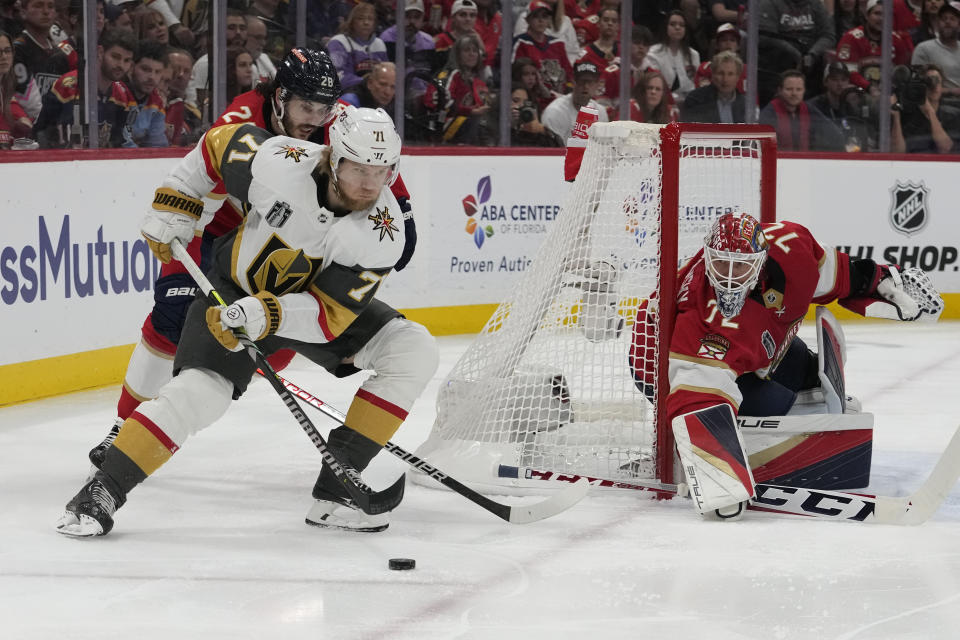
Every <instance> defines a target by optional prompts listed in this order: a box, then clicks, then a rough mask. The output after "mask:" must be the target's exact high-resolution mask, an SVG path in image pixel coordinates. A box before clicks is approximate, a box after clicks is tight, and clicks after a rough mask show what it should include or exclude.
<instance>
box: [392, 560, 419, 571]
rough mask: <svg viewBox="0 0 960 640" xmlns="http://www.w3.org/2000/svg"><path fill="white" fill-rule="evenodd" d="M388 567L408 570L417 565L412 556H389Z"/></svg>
mask: <svg viewBox="0 0 960 640" xmlns="http://www.w3.org/2000/svg"><path fill="white" fill-rule="evenodd" d="M389 566H390V568H391V569H392V570H393V571H409V570H410V569H413V568H414V567H416V566H417V561H416V560H414V559H413V558H390V565H389Z"/></svg>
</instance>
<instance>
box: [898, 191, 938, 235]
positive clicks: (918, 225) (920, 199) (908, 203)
mask: <svg viewBox="0 0 960 640" xmlns="http://www.w3.org/2000/svg"><path fill="white" fill-rule="evenodd" d="M928 194H929V191H928V189H927V186H926V185H925V184H924V183H923V181H921V182H920V184H915V183H913V182H909V181H908V182H901V181H899V180H897V183H896V185H894V186H893V188H891V189H890V198H891V202H890V224H892V225H893V228H894V229H896V230H897V231H899V232H900V233H903V234H906V235H908V236H909V235H911V234H914V233H917V232H918V231H920V230H921V229H922V228H923V227H924V226H925V225H926V224H927V218H928V216H927V214H928V205H927V195H928Z"/></svg>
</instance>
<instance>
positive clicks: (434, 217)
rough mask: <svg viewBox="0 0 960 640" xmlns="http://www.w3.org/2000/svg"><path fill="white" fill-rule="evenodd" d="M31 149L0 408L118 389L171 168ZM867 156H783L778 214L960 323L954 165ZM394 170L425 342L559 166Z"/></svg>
mask: <svg viewBox="0 0 960 640" xmlns="http://www.w3.org/2000/svg"><path fill="white" fill-rule="evenodd" d="M25 153H31V152H19V153H10V154H7V155H8V156H9V157H7V158H3V156H0V158H3V160H4V161H0V181H2V183H3V184H4V185H16V187H15V188H14V189H5V190H4V195H3V211H4V214H5V215H4V223H5V224H4V234H3V236H2V239H0V326H2V327H3V331H2V332H0V334H2V335H0V405H4V404H9V403H13V402H19V401H23V400H29V399H33V398H38V397H43V396H48V395H55V394H58V393H64V392H67V391H73V390H77V389H83V388H90V387H94V386H100V385H105V384H114V383H117V382H119V381H120V379H121V377H122V372H123V370H124V368H125V366H126V359H127V357H128V356H129V353H130V349H131V348H132V344H133V343H134V342H135V341H136V340H137V339H138V336H139V328H140V326H141V324H142V323H143V320H144V317H145V316H146V313H147V312H148V310H149V309H150V306H151V304H152V296H153V292H152V284H153V281H154V278H155V277H156V274H157V271H158V267H159V265H158V263H157V262H156V261H155V260H154V259H153V258H152V257H151V256H150V255H149V251H148V250H147V248H146V245H145V243H144V242H143V241H142V240H140V239H139V233H138V229H139V224H140V221H141V218H142V216H143V213H144V211H145V210H146V207H147V206H148V204H149V202H150V198H151V197H152V194H153V190H154V188H155V187H156V186H157V184H158V183H159V180H160V179H161V177H162V176H163V175H164V174H165V173H166V172H167V171H168V170H169V169H170V168H171V167H172V166H173V165H174V164H175V163H176V162H177V161H178V158H177V157H173V156H174V155H175V154H176V152H170V153H169V155H170V157H154V158H148V159H130V158H128V157H120V158H116V159H108V160H102V159H96V160H93V159H89V160H88V159H86V158H89V157H91V156H90V154H87V153H86V152H76V156H75V157H77V158H81V159H82V160H66V159H64V160H63V161H57V162H23V158H24V154H25ZM456 154H463V155H456ZM118 155H120V154H118ZM161 155H164V154H161ZM69 157H71V156H69V155H67V156H63V155H59V156H57V158H58V160H59V159H63V158H69ZM100 157H102V156H100ZM865 158H868V159H858V160H850V159H847V158H846V157H844V156H841V155H831V156H825V157H818V158H816V159H809V158H806V159H798V158H794V157H791V158H787V159H781V160H780V162H779V163H778V177H777V178H778V179H777V183H778V188H777V194H778V214H777V216H778V218H781V219H790V220H794V221H797V222H800V223H803V224H805V225H807V226H808V227H810V228H811V229H812V230H813V232H814V233H815V234H816V235H817V237H818V239H819V240H820V241H821V242H822V243H823V244H826V245H834V246H837V247H839V248H840V249H841V250H844V251H847V252H850V253H851V254H852V255H855V256H860V257H872V258H873V259H875V260H877V261H879V262H897V263H899V264H901V265H902V266H904V267H909V266H920V267H922V268H923V269H925V270H926V271H928V272H930V273H931V276H932V278H933V282H934V283H935V285H936V286H937V287H938V288H939V289H940V290H941V291H942V292H944V293H945V295H944V298H945V299H946V301H947V309H946V311H945V313H944V318H945V319H947V318H951V319H956V318H960V257H958V247H957V241H956V239H957V238H960V219H958V218H957V216H956V215H955V211H954V205H953V204H952V203H954V202H956V201H957V199H958V195H960V193H958V192H960V189H958V187H957V184H956V178H955V175H956V169H957V166H958V165H957V164H956V163H955V162H952V161H940V160H939V159H927V158H924V159H922V160H918V159H916V158H910V160H909V161H901V160H898V159H896V158H895V157H893V156H882V157H880V156H877V157H867V156H865ZM31 159H32V158H31ZM401 174H402V175H403V178H404V181H405V182H406V184H407V187H408V189H409V191H410V193H411V194H412V202H413V205H414V213H415V216H416V220H417V231H418V236H419V241H418V245H417V253H416V257H415V259H414V261H413V263H412V264H411V265H410V266H409V267H408V268H407V269H406V270H404V271H403V272H400V273H396V274H393V275H391V276H390V277H389V278H388V279H387V280H386V282H385V284H384V286H383V288H382V289H381V293H380V296H381V297H382V298H383V299H384V300H386V301H387V302H389V303H390V304H392V305H393V306H395V307H397V308H400V309H402V310H404V311H405V312H406V313H407V315H408V316H409V317H411V318H412V319H414V320H417V321H420V322H423V323H424V324H426V325H427V326H428V327H429V328H430V329H431V331H433V332H434V333H435V334H438V335H441V334H456V333H471V332H476V331H478V330H479V329H480V328H481V327H482V325H483V323H484V322H485V321H486V319H487V318H488V317H489V315H490V314H491V312H492V311H493V309H494V308H495V307H496V304H497V302H498V301H499V299H500V297H501V296H502V292H504V291H507V290H509V289H510V287H512V286H513V285H514V283H515V282H516V281H517V279H518V277H519V276H520V275H522V273H523V272H524V270H525V269H526V268H527V267H528V266H529V264H530V262H531V260H532V259H533V256H534V254H535V253H536V250H537V248H538V247H539V245H540V243H541V242H542V240H543V238H544V237H545V235H546V232H547V231H548V230H549V228H550V227H551V226H552V225H554V224H556V223H557V222H558V220H559V219H560V218H561V216H562V213H561V208H562V205H563V199H564V197H565V195H566V193H567V190H568V185H567V184H566V183H565V182H563V180H562V177H561V176H562V157H561V156H560V155H556V154H555V153H552V152H548V154H547V155H545V154H542V153H541V154H538V155H519V154H513V153H507V154H502V152H498V151H495V150H480V151H477V150H466V149H458V150H455V151H453V152H452V154H450V155H420V154H417V155H410V156H405V157H404V158H403V160H402V163H401ZM837 315H838V317H840V318H842V319H848V318H855V317H856V316H853V315H852V314H848V313H843V312H838V313H837Z"/></svg>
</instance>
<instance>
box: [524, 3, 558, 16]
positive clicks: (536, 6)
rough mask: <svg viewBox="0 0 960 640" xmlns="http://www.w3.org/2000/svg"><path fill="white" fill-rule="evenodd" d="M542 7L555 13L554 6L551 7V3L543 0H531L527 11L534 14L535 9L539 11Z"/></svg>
mask: <svg viewBox="0 0 960 640" xmlns="http://www.w3.org/2000/svg"><path fill="white" fill-rule="evenodd" d="M540 9H543V10H545V11H549V12H550V13H553V7H551V6H550V5H549V4H547V3H546V2H544V1H543V0H533V2H531V3H530V5H529V6H528V7H527V13H528V14H533V12H534V11H538V10H540Z"/></svg>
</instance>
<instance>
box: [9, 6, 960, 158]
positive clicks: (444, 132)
mask: <svg viewBox="0 0 960 640" xmlns="http://www.w3.org/2000/svg"><path fill="white" fill-rule="evenodd" d="M95 2H96V9H97V23H96V32H97V34H98V43H97V44H98V47H97V60H96V65H95V66H96V68H97V70H98V72H99V82H98V84H97V106H98V114H99V115H98V117H99V122H98V125H99V127H98V131H99V136H98V140H97V142H98V144H99V145H100V146H103V147H161V146H167V145H189V144H191V143H192V142H193V141H195V140H196V139H197V138H198V137H199V136H200V135H201V134H202V133H203V131H204V130H205V128H206V127H207V126H209V123H210V122H211V121H212V120H215V119H216V116H217V115H219V114H215V113H211V111H212V106H211V104H210V102H211V89H210V86H211V85H210V81H211V78H210V72H209V70H210V64H209V46H210V41H211V38H210V23H211V18H210V10H209V7H210V2H209V0H95ZM884 2H890V3H891V6H892V14H893V18H894V19H893V28H894V31H893V34H892V60H891V63H892V64H893V65H895V66H896V70H895V73H894V77H893V86H894V95H893V96H892V97H891V98H890V103H889V104H888V103H887V102H886V100H885V99H882V98H881V91H880V85H881V68H882V59H881V44H880V43H881V39H882V38H881V36H882V30H883V15H884ZM621 4H622V3H621V2H620V0H529V1H528V0H406V2H405V6H404V18H403V23H402V24H396V18H397V14H396V0H324V1H322V2H314V1H310V2H307V3H306V7H305V10H306V19H305V25H304V26H305V28H306V36H307V43H306V44H307V46H310V47H316V48H324V49H326V50H327V51H328V53H329V54H330V57H331V59H332V60H333V62H334V64H335V65H336V67H337V69H338V71H339V74H340V84H341V86H342V88H343V91H344V96H343V99H344V100H345V101H346V102H350V103H352V104H355V105H358V106H368V107H382V108H384V109H386V110H387V111H388V112H389V113H390V114H391V115H393V114H394V113H395V102H396V100H395V97H396V96H397V93H398V92H397V88H398V87H397V85H398V83H399V84H402V85H403V91H402V96H403V100H404V103H403V105H402V106H403V113H404V120H405V122H404V124H405V127H404V131H405V138H406V141H407V142H408V143H413V144H465V145H494V144H498V143H499V136H500V130H501V123H500V121H499V117H500V113H501V110H500V104H501V100H506V101H507V102H508V104H509V110H508V111H507V113H508V114H509V127H508V128H509V131H510V137H511V141H512V143H513V144H516V145H531V146H562V145H563V144H564V141H565V140H566V138H567V136H568V135H569V132H570V129H571V127H572V126H573V122H574V121H575V119H576V115H577V111H578V110H579V109H580V107H583V106H591V107H593V108H595V109H596V110H597V111H598V112H599V113H600V119H601V120H604V121H605V120H613V119H616V118H618V117H619V116H620V113H621V109H626V110H627V111H628V113H629V118H631V119H633V120H636V121H640V122H651V123H667V122H671V121H677V120H679V121H691V122H714V123H725V122H726V123H739V122H745V121H747V120H753V121H758V122H761V123H764V124H769V125H771V126H773V127H774V128H775V129H776V131H777V136H778V141H779V144H780V147H781V148H783V149H786V150H797V151H808V150H813V151H874V150H877V149H878V147H879V144H880V143H879V141H880V139H881V136H880V135H879V131H878V128H879V123H880V120H881V119H880V114H881V112H882V111H883V110H886V109H889V110H890V112H891V115H890V118H889V121H890V132H889V133H890V135H889V140H890V144H891V150H893V151H898V152H928V153H950V152H957V151H960V43H958V36H960V2H956V1H949V2H948V1H945V0H754V1H753V2H751V3H749V6H750V7H753V8H754V9H753V10H755V11H756V12H757V20H758V23H759V35H758V38H757V42H756V43H754V45H753V46H755V47H756V48H757V50H758V53H759V55H758V65H757V67H758V68H757V69H756V70H755V77H756V82H757V86H756V87H755V90H756V91H755V93H756V95H757V98H758V103H757V104H756V105H750V104H747V101H746V88H747V87H746V85H747V78H748V77H754V75H753V74H748V73H747V69H746V66H745V64H744V58H745V52H746V50H747V47H748V46H750V43H748V42H746V40H747V34H746V24H747V18H748V15H747V13H746V9H745V8H746V7H747V6H748V3H747V2H745V1H744V0H644V2H633V3H632V6H633V11H632V14H631V15H630V16H628V18H629V20H630V21H631V24H632V28H631V30H630V42H628V43H624V42H621V41H620V37H621V16H620V9H621ZM296 5H297V3H296V2H294V1H293V0H227V7H228V9H227V18H226V34H225V37H226V51H225V58H226V62H227V70H226V73H227V77H226V87H227V99H228V100H232V99H233V98H234V97H235V96H237V95H239V94H240V93H243V92H245V91H250V90H251V89H253V88H255V87H256V86H257V85H258V84H259V83H268V82H270V81H271V80H272V78H273V77H274V75H275V74H276V65H277V63H278V62H279V61H280V60H281V59H282V58H283V56H284V55H285V54H286V52H287V51H288V50H289V48H290V47H291V46H292V45H293V44H294V41H295V34H296V31H297V29H296V15H297V6H296ZM84 7H85V3H84V1H83V0H0V148H11V147H16V146H18V145H17V143H16V142H15V141H16V139H18V138H29V139H32V140H35V141H36V142H37V143H38V144H39V146H40V147H42V148H56V147H71V146H73V147H77V146H85V140H84V136H85V135H86V133H87V131H88V129H89V128H88V127H87V126H85V125H83V123H82V122H81V120H83V119H84V118H85V114H84V113H83V106H82V104H81V102H82V101H81V99H80V98H81V96H82V91H83V82H82V77H83V74H82V71H81V72H80V73H79V74H78V70H79V69H80V68H81V66H82V65H81V64H80V58H81V53H82V52H83V51H84V47H83V42H82V39H83V35H84V32H85V31H84V29H83V17H84V12H85V9H84ZM504 10H508V11H511V12H513V13H512V18H513V19H512V20H510V21H509V22H510V23H512V25H513V32H512V33H504V31H503V13H502V12H503V11H504ZM401 31H402V37H403V38H404V51H405V59H404V60H403V63H404V65H403V68H404V73H403V75H404V77H403V78H399V77H398V75H397V72H398V66H397V64H395V63H396V62H397V49H398V47H397V44H398V43H397V40H398V38H399V37H400V35H401ZM505 41H506V43H508V44H507V46H506V47H504V42H505ZM503 51H509V55H510V60H509V63H510V64H509V68H510V77H509V78H502V77H501V68H502V67H501V59H500V57H501V54H502V52H503ZM506 62H507V61H504V63H506ZM621 69H623V71H624V73H626V72H627V71H629V82H628V86H629V87H630V90H629V94H628V95H627V96H620V95H619V94H620V75H621ZM624 101H626V105H623V103H624ZM504 108H506V106H504ZM504 126H506V125H504Z"/></svg>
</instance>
